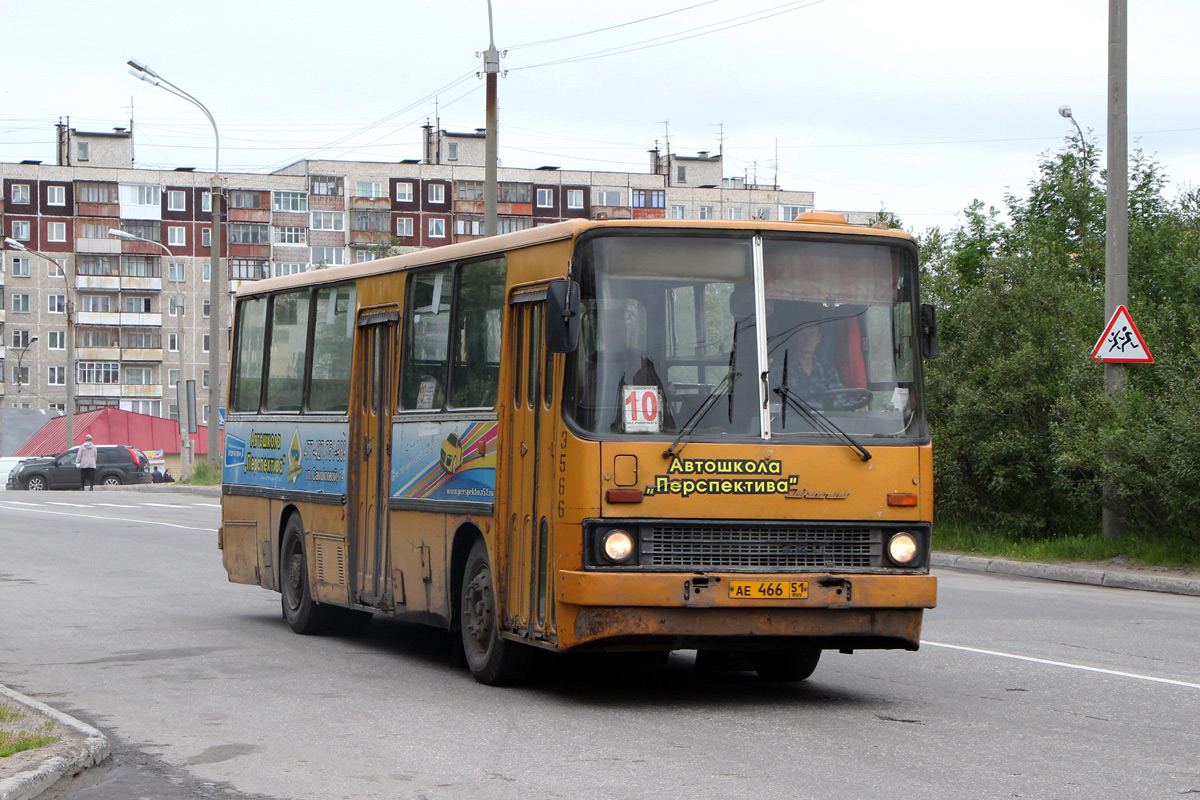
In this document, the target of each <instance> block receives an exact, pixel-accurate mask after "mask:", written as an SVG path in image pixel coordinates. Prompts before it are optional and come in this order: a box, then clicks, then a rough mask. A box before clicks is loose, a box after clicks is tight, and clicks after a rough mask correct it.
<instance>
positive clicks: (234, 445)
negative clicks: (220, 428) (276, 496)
mask: <svg viewBox="0 0 1200 800" xmlns="http://www.w3.org/2000/svg"><path fill="white" fill-rule="evenodd" d="M348 447H349V437H348V436H347V434H346V429H345V426H340V427H339V426H331V425H329V424H327V423H300V424H299V425H295V424H286V423H285V424H281V425H271V424H269V423H268V424H265V425H264V424H254V423H247V422H236V423H230V424H229V426H228V430H227V431H226V434H225V467H224V474H223V476H222V479H223V481H224V482H225V483H230V484H235V485H239V486H258V487H262V488H266V489H292V490H300V491H309V492H331V493H334V494H345V492H346V458H347V451H348Z"/></svg>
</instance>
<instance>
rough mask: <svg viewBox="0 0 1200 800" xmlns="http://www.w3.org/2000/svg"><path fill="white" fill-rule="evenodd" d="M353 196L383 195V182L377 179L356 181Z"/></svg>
mask: <svg viewBox="0 0 1200 800" xmlns="http://www.w3.org/2000/svg"><path fill="white" fill-rule="evenodd" d="M354 196H355V197H383V196H384V194H383V184H382V183H380V182H379V181H358V182H357V183H356V184H355V185H354Z"/></svg>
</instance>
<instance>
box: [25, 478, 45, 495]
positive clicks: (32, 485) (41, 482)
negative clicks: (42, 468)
mask: <svg viewBox="0 0 1200 800" xmlns="http://www.w3.org/2000/svg"><path fill="white" fill-rule="evenodd" d="M25 488H26V489H28V490H29V491H31V492H41V491H44V490H45V488H46V479H45V478H43V477H42V476H41V475H31V476H30V477H29V480H27V481H25Z"/></svg>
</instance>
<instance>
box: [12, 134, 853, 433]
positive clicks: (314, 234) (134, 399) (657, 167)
mask: <svg viewBox="0 0 1200 800" xmlns="http://www.w3.org/2000/svg"><path fill="white" fill-rule="evenodd" d="M57 138H58V147H57V150H56V152H57V158H56V163H55V164H52V165H51V164H43V163H41V162H37V161H23V162H21V163H19V164H0V186H2V188H3V196H2V197H0V227H2V229H3V234H4V238H5V240H6V244H5V245H4V250H3V262H2V265H0V404H2V405H4V406H11V407H22V408H41V409H57V410H62V409H63V408H64V407H65V403H66V370H67V369H68V368H69V365H67V363H66V311H67V303H68V299H70V302H71V303H73V308H74V311H75V314H74V331H75V361H76V363H75V364H74V365H73V366H74V369H75V377H76V380H75V383H76V410H77V411H81V412H82V411H88V410H93V409H97V408H103V407H107V406H115V407H119V408H122V409H125V410H129V411H137V412H141V413H146V414H152V415H155V416H163V417H172V418H177V414H178V408H177V401H176V395H175V389H174V387H175V385H176V383H177V382H178V381H180V380H184V381H186V380H195V382H196V389H197V403H198V404H199V405H200V408H199V409H198V410H199V411H201V413H202V419H206V418H207V416H208V407H207V401H208V398H207V393H206V391H205V389H206V387H207V386H208V379H209V374H208V370H209V358H210V349H211V348H212V347H216V348H218V350H219V351H220V353H221V357H222V360H223V366H222V369H225V368H227V364H225V363H224V359H225V358H226V357H227V354H228V351H229V342H228V330H229V322H230V319H229V304H228V303H222V316H223V317H224V319H223V320H222V330H223V331H224V335H223V336H222V337H221V341H218V342H212V341H210V340H209V326H210V313H211V309H210V307H209V306H210V302H209V298H210V292H211V284H210V280H211V278H212V264H211V258H210V246H211V236H212V202H211V194H210V193H211V188H210V187H211V184H212V178H213V175H212V174H211V173H207V172H203V171H197V170H193V169H176V170H148V169H137V168H135V167H134V166H133V164H134V153H133V142H134V139H133V128H132V124H131V125H130V127H128V128H116V129H114V130H113V131H112V132H104V133H89V132H84V131H77V130H75V129H73V128H69V127H67V126H64V125H60V126H57ZM422 150H423V152H422V157H421V158H415V159H409V160H403V161H399V162H394V163H393V162H388V163H384V162H360V161H327V160H304V161H299V162H296V163H294V164H291V165H289V166H287V167H285V168H283V169H280V170H278V171H277V172H274V173H271V174H251V173H232V174H230V173H225V174H223V175H222V182H223V190H222V191H223V196H224V203H223V204H222V206H223V208H224V209H225V210H226V212H225V219H224V224H223V225H222V231H221V256H222V258H221V261H222V267H223V269H224V271H225V272H224V279H225V280H226V281H227V285H228V289H229V291H230V292H233V291H236V289H237V287H238V286H239V285H240V284H241V282H243V281H252V280H260V279H262V278H265V277H268V276H273V275H287V274H292V273H296V272H301V271H304V270H310V269H319V268H322V267H325V266H333V265H339V264H348V263H359V262H364V261H370V260H373V259H374V258H378V257H380V256H382V255H386V254H389V253H404V252H411V251H413V250H417V249H422V248H429V247H438V246H441V245H444V244H450V243H452V242H460V241H468V240H471V239H475V238H478V237H480V236H482V234H483V215H484V172H485V169H484V134H483V131H482V130H475V131H470V132H463V133H455V132H449V131H445V130H435V129H434V128H433V127H432V126H426V128H425V136H424V147H423V148H422ZM650 154H651V158H650V164H649V169H648V171H647V172H644V173H636V172H600V171H581V170H566V169H560V168H558V167H553V166H541V167H535V168H513V167H502V168H500V169H499V172H498V187H497V193H498V198H497V201H498V206H497V210H498V216H499V230H500V232H501V233H504V232H509V231H517V230H523V229H525V228H530V227H533V226H536V225H543V224H548V223H551V222H558V221H561V220H565V219H573V218H589V219H665V218H670V219H765V220H777V219H791V218H792V217H794V216H795V215H796V214H798V213H801V212H803V211H811V210H813V207H814V198H813V193H812V192H808V191H785V190H781V189H779V188H778V187H775V186H757V185H752V184H750V185H748V184H747V183H746V181H745V180H744V179H741V178H726V177H724V176H723V174H722V173H723V163H722V162H723V159H722V157H721V156H720V155H715V156H714V155H711V154H710V153H699V154H698V155H696V156H679V155H675V154H670V153H661V152H660V151H658V150H657V149H654V150H651V151H650ZM861 217H862V220H865V218H866V217H867V215H866V214H862V215H861ZM111 230H119V231H123V232H125V233H127V234H132V235H133V236H137V237H139V238H140V239H143V240H148V241H138V240H128V239H121V238H118V237H115V236H113V235H111V234H110V231H111ZM8 239H11V240H13V241H14V242H15V243H16V246H12V245H9V244H8V243H7V240H8ZM21 247H24V248H26V249H25V250H21V249H20V248H21ZM35 251H36V252H35ZM43 256H44V257H43Z"/></svg>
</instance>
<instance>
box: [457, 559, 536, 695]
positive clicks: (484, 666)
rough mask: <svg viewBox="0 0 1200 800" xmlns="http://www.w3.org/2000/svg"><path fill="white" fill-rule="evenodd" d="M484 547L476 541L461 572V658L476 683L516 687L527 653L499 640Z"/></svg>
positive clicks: (498, 628)
mask: <svg viewBox="0 0 1200 800" xmlns="http://www.w3.org/2000/svg"><path fill="white" fill-rule="evenodd" d="M493 587H494V584H493V583H492V568H491V566H490V565H489V564H488V557H487V546H486V545H485V544H484V543H483V540H482V539H479V540H476V542H475V544H474V546H472V547H471V554H470V555H469V556H467V566H466V569H464V570H463V582H462V597H461V602H460V604H459V607H460V611H459V613H460V614H461V617H460V620H459V621H460V628H461V630H462V643H463V654H464V655H465V656H466V659H467V666H468V667H470V669H471V674H472V675H474V676H475V680H477V681H479V682H480V683H486V684H488V685H491V686H503V685H505V684H510V683H517V682H518V681H520V680H521V679H522V678H523V677H525V674H526V673H527V672H528V670H529V664H530V655H531V653H530V650H529V648H527V647H526V646H524V645H521V644H517V643H516V642H509V641H505V640H504V639H501V638H500V627H499V623H498V621H497V619H496V596H495V591H494V588H493Z"/></svg>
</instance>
